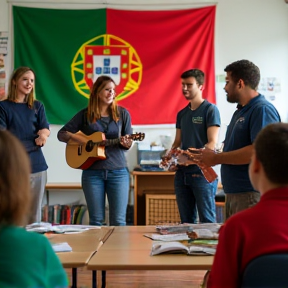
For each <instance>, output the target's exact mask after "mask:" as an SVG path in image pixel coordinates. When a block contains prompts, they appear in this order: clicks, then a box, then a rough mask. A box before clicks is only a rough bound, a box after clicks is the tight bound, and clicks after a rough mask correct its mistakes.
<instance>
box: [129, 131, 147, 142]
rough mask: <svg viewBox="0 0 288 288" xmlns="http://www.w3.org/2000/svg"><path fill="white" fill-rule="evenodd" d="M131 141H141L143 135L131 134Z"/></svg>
mask: <svg viewBox="0 0 288 288" xmlns="http://www.w3.org/2000/svg"><path fill="white" fill-rule="evenodd" d="M130 137H131V139H132V140H134V141H142V140H144V138H145V133H141V132H140V133H137V132H136V133H133V134H131V135H130Z"/></svg>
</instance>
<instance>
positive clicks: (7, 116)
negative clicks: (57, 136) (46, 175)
mask: <svg viewBox="0 0 288 288" xmlns="http://www.w3.org/2000/svg"><path fill="white" fill-rule="evenodd" d="M44 128H46V129H49V123H48V121H47V119H46V114H45V109H44V105H43V104H42V103H41V102H39V101H37V100H35V101H34V107H33V108H32V109H30V108H29V107H28V105H27V103H15V102H13V101H10V100H7V99H6V100H4V101H1V102H0V129H7V130H9V131H10V132H11V133H12V134H14V135H15V136H16V137H17V138H18V139H19V140H20V141H21V142H22V144H23V145H24V147H25V148H26V151H27V152H28V154H29V157H30V161H31V165H32V173H38V172H42V171H45V170H47V168H48V166H47V163H46V161H45V158H44V155H43V153H42V150H41V147H39V146H37V145H36V143H35V139H36V138H37V137H38V135H37V132H38V131H39V130H41V129H44Z"/></svg>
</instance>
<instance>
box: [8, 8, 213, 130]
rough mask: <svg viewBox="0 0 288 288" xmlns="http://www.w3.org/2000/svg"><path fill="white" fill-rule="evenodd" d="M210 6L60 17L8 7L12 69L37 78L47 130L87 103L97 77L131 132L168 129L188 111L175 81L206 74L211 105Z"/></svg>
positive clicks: (50, 11) (78, 12)
mask: <svg viewBox="0 0 288 288" xmlns="http://www.w3.org/2000/svg"><path fill="white" fill-rule="evenodd" d="M215 9H216V7H215V6H209V7H205V8H197V9H185V10H173V11H172V10H169V11H126V10H115V9H90V10H57V9H39V8H27V7H17V6H13V24H14V57H15V59H14V66H15V68H16V67H19V66H29V67H31V68H32V69H33V70H34V71H35V73H36V97H37V99H39V100H41V101H42V102H43V103H44V105H45V108H46V112H47V116H48V120H49V122H50V123H51V124H64V123H65V122H67V121H68V120H69V119H70V118H71V117H73V115H74V114H76V113H77V112H78V111H79V110H80V109H82V108H84V107H86V106H87V104H88V99H89V91H90V87H91V86H92V85H93V82H94V81H95V80H96V79H97V77H98V76H99V75H103V74H106V75H109V76H111V77H112V78H113V79H114V81H115V82H116V84H117V90H116V91H117V97H116V99H117V101H118V104H119V105H121V106H124V107H126V108H127V109H128V110H129V112H130V114H131V117H132V124H133V125H142V124H144V125H145V124H171V123H175V121H176V114H177V112H178V111H179V110H180V109H182V108H183V107H185V105H187V101H186V100H185V98H184V96H183V95H182V91H181V81H180V75H181V74H182V72H184V71H185V70H188V69H191V68H199V69H202V70H203V71H204V72H205V74H206V84H205V89H204V92H203V93H204V98H206V99H207V100H208V101H210V102H212V103H215V75H214V22H215Z"/></svg>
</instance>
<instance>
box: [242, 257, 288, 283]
mask: <svg viewBox="0 0 288 288" xmlns="http://www.w3.org/2000/svg"><path fill="white" fill-rule="evenodd" d="M252 287H253V288H254V287H259V288H260V287H261V288H276V287H277V288H278V287H279V288H280V287H281V288H284V287H288V252H287V253H282V254H266V255H262V256H259V257H257V258H255V259H253V260H252V261H251V262H250V263H248V265H247V266H246V268H245V270H244V274H243V278H242V286H241V288H252Z"/></svg>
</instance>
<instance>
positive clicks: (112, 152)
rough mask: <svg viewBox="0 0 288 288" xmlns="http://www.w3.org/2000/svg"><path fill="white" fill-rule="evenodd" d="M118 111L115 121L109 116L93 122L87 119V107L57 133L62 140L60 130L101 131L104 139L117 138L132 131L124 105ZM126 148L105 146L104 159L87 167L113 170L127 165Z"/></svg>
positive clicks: (88, 132) (87, 133) (87, 132)
mask: <svg viewBox="0 0 288 288" xmlns="http://www.w3.org/2000/svg"><path fill="white" fill-rule="evenodd" d="M118 108H119V112H120V119H119V121H118V122H117V123H116V122H115V121H114V120H113V119H112V118H111V117H105V118H106V119H99V120H97V121H96V122H94V123H88V121H87V110H88V109H87V108H84V109H82V110H81V111H79V112H78V113H77V114H76V115H75V116H74V117H73V118H72V119H71V120H70V121H69V122H68V123H66V124H65V125H64V126H63V127H62V128H61V129H60V130H59V131H58V134H57V137H58V139H59V140H60V141H64V142H65V140H64V139H63V135H62V132H64V131H69V132H71V133H76V132H78V131H82V132H83V133H84V134H86V135H91V134H93V133H94V132H102V133H104V134H105V138H106V139H119V137H120V136H125V135H127V134H131V133H132V126H131V117H130V113H129V112H128V110H126V109H125V108H124V107H121V106H118ZM125 151H126V149H125V148H123V147H122V146H120V145H113V146H106V147H105V155H106V159H104V160H101V161H95V162H94V163H93V164H92V165H91V166H90V167H89V168H88V169H90V170H101V169H107V170H114V169H122V168H125V167H127V162H126V158H125Z"/></svg>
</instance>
